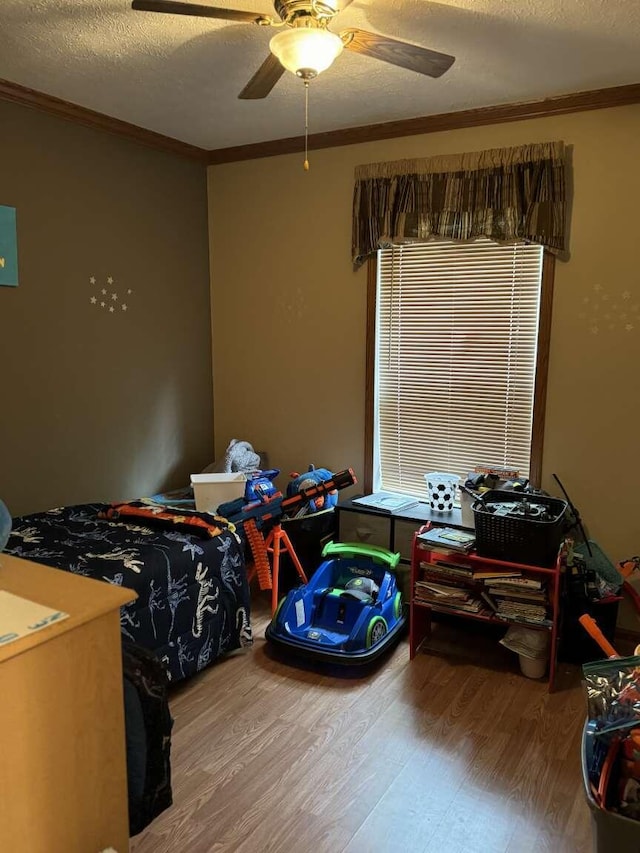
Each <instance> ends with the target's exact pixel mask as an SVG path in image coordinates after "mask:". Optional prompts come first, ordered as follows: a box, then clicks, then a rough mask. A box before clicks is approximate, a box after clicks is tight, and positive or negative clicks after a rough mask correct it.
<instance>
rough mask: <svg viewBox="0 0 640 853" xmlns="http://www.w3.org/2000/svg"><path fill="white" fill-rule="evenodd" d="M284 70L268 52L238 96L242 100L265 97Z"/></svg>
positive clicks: (277, 60) (278, 61)
mask: <svg viewBox="0 0 640 853" xmlns="http://www.w3.org/2000/svg"><path fill="white" fill-rule="evenodd" d="M284 70H285V69H284V65H281V64H280V60H279V59H278V58H277V57H275V56H274V55H273V54H272V53H270V54H269V56H267V58H266V59H265V61H264V62H263V63H262V65H261V66H260V68H258V70H257V71H256V73H255V74H254V75H253V77H252V78H251V80H249V82H248V83H247V85H246V86H245V87H244V89H243V90H242V92H240V94H239V95H238V97H239V98H242V99H244V100H248V99H252V98H266V97H267V95H268V94H269V92H270V91H271V90H272V89H273V87H274V86H275V85H276V83H277V82H278V80H279V79H280V78H281V77H282V75H283V74H284Z"/></svg>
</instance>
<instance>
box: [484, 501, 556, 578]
mask: <svg viewBox="0 0 640 853" xmlns="http://www.w3.org/2000/svg"><path fill="white" fill-rule="evenodd" d="M566 510H567V503H566V502H565V501H562V500H559V499H558V498H550V497H547V496H546V495H537V494H521V493H519V492H511V491H503V490H500V489H492V490H491V491H488V492H485V493H484V494H483V495H480V496H477V497H476V501H475V503H474V504H473V515H474V519H475V528H476V552H477V554H478V555H479V556H481V557H492V558H494V559H496V560H507V561H509V562H514V563H525V564H526V565H528V566H550V565H552V564H553V563H554V562H555V561H556V558H557V556H558V549H559V548H560V543H561V541H562V533H563V526H564V524H563V523H564V517H565V513H566Z"/></svg>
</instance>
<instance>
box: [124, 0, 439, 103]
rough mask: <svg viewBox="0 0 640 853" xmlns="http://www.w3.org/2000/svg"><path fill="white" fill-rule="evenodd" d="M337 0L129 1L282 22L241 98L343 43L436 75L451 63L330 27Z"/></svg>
mask: <svg viewBox="0 0 640 853" xmlns="http://www.w3.org/2000/svg"><path fill="white" fill-rule="evenodd" d="M337 2H338V0H274V8H275V11H276V13H277V15H278V17H277V18H274V17H272V16H271V15H263V14H261V13H259V12H244V11H240V10H238V9H224V8H221V7H219V6H207V5H204V4H202V3H179V2H173V0H133V2H132V4H131V6H132V8H133V9H137V10H139V11H142V12H163V13H168V14H171V15H193V16H195V17H201V18H221V19H223V20H227V21H237V22H240V23H249V24H257V25H258V26H260V27H283V28H285V29H283V30H282V31H281V32H279V33H277V34H276V35H275V36H273V38H272V39H271V41H270V42H269V48H270V50H271V53H270V54H269V56H268V57H267V59H265V61H264V62H263V63H262V65H261V66H260V68H259V69H258V70H257V72H256V73H255V74H254V75H253V77H252V78H251V80H250V81H249V82H248V83H247V85H246V86H245V87H244V89H243V90H242V92H240V94H239V95H238V97H239V98H243V99H250V98H265V97H266V96H267V95H268V94H269V92H270V91H271V90H272V89H273V87H274V86H275V84H276V83H277V82H278V80H279V79H280V77H281V76H282V75H283V74H284V72H285V70H288V71H292V72H293V73H294V74H295V75H297V76H298V77H300V78H302V80H304V81H305V83H308V81H309V80H312V79H313V78H314V77H316V76H317V75H318V74H320V72H321V71H324V70H325V69H327V68H328V67H329V66H330V65H331V63H332V62H333V61H334V59H336V57H337V56H338V55H339V54H340V53H341V52H342V49H343V48H346V49H347V50H352V51H354V52H355V53H361V54H363V55H365V56H370V57H372V58H373V59H380V60H382V61H383V62H388V63H390V64H391V65H398V66H399V67H400V68H408V69H409V70H410V71H416V72H417V73H418V74H426V75H427V76H429V77H440V76H441V75H442V74H444V72H445V71H446V70H447V69H448V68H450V67H451V65H452V64H453V62H454V60H455V57H453V56H449V55H448V54H446V53H438V52H437V51H434V50H428V49H427V48H425V47H418V46H417V45H413V44H409V43H408V42H404V41H398V40H396V39H392V38H389V37H387V36H381V35H377V34H376V33H370V32H367V31H366V30H356V29H348V30H344V31H343V32H341V33H339V34H336V33H333V32H331V30H329V29H328V24H329V23H331V22H332V21H333V19H334V18H335V16H336V15H337V14H338V12H339V11H341V10H340V9H338V8H335V6H337ZM350 2H351V0H347V2H346V3H343V4H342V8H345V6H346V5H348V4H349V3H350ZM334 3H335V6H334V5H333V4H334Z"/></svg>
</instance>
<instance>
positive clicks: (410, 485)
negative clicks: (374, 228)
mask: <svg viewBox="0 0 640 853" xmlns="http://www.w3.org/2000/svg"><path fill="white" fill-rule="evenodd" d="M543 272H544V274H543ZM374 274H375V275H374ZM552 278H553V257H552V256H550V255H548V256H547V255H544V253H543V249H542V247H541V246H538V245H535V244H525V243H520V244H516V245H498V244H496V243H493V242H492V241H490V240H487V239H481V240H476V241H474V242H469V243H454V242H429V243H422V244H410V245H404V246H394V247H392V248H389V249H382V250H380V251H379V252H378V258H377V264H376V262H375V261H374V262H372V265H371V268H370V278H369V299H370V306H369V307H370V310H369V312H368V316H369V339H368V355H369V356H370V358H369V359H368V360H369V362H373V364H370V365H369V368H368V369H369V377H368V380H369V381H368V383H367V387H368V388H369V389H370V393H368V399H367V409H368V411H367V414H368V417H367V421H368V430H369V433H368V436H367V442H366V447H367V453H368V455H370V457H371V459H372V464H373V467H372V469H371V470H370V471H367V472H365V485H372V487H373V488H374V489H375V490H378V489H386V490H389V491H396V492H403V493H407V494H415V495H418V496H422V495H424V494H425V484H424V474H425V473H426V472H427V471H447V472H451V473H454V474H457V475H459V476H460V477H461V478H463V479H464V478H466V476H467V473H468V472H469V471H472V470H473V468H474V466H475V465H477V464H493V465H498V464H499V465H509V466H513V467H515V468H517V469H518V470H519V471H520V473H521V475H522V476H528V477H529V478H530V479H531V481H532V482H533V483H535V484H537V485H539V480H540V466H541V445H542V426H543V419H544V397H545V393H546V365H547V354H548V337H549V325H550V312H551V286H552ZM541 309H542V310H541Z"/></svg>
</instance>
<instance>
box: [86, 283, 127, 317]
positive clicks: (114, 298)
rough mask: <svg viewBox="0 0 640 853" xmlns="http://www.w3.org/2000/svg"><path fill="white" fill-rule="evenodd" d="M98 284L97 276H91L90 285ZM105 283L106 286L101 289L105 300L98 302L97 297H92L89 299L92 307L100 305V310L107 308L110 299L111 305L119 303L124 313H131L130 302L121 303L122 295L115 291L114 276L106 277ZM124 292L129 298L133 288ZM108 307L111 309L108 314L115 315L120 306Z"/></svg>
mask: <svg viewBox="0 0 640 853" xmlns="http://www.w3.org/2000/svg"><path fill="white" fill-rule="evenodd" d="M97 282H98V278H97V276H95V275H91V276H89V284H90V285H95V284H97ZM104 282H105V284H106V286H104V287H100V293H101V294H102V296H103V297H104V298H103V299H101V300H100V301H98V297H97V296H91V297H90V298H89V303H90V304H91V305H96V306H97V305H99V306H100V308H106V307H107V305H108V303H107V299H108V300H109V302H110V303H118V304H119V305H120V308H121V309H122V311H129V308H130V305H129V303H128V302H120V294H119V293H118V291H117V290H115V289H113V286H114V284H115V279H114V277H113V276H112V275H109V276H106V277H105V278H104ZM122 292H123V294H124V293H126V295H127V296H132V294H133V288H131V287H127V288H126V289H123V291H122ZM108 307H109V311H108V312H107V313H109V314H115V313H116V308H117V307H118V306H117V305H116V304H109V305H108Z"/></svg>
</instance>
